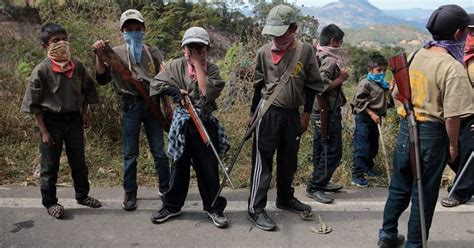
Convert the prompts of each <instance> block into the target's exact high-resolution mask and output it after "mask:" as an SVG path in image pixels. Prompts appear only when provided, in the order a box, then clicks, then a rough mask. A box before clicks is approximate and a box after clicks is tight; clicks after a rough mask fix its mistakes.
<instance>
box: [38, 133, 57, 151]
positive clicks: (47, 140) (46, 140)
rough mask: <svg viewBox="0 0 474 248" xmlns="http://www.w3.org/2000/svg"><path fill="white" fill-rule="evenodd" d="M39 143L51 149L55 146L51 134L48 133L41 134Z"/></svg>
mask: <svg viewBox="0 0 474 248" xmlns="http://www.w3.org/2000/svg"><path fill="white" fill-rule="evenodd" d="M41 142H43V143H44V144H46V145H47V146H48V147H51V148H52V147H53V146H54V145H55V143H54V140H53V137H51V134H49V132H44V133H41Z"/></svg>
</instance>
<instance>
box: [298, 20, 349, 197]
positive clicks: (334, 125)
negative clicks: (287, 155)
mask: <svg viewBox="0 0 474 248" xmlns="http://www.w3.org/2000/svg"><path fill="white" fill-rule="evenodd" d="M343 39H344V32H343V31H342V30H341V29H340V28H339V27H338V26H336V25H334V24H330V25H328V26H326V27H324V28H323V29H322V30H321V35H320V41H319V45H318V46H317V48H316V49H317V50H316V56H317V60H318V62H319V70H320V72H321V77H322V82H323V86H324V91H323V94H322V95H321V96H317V100H316V101H314V105H313V110H312V114H311V119H312V120H313V122H314V124H315V125H314V133H313V174H312V176H311V179H310V180H309V182H308V186H307V188H306V195H307V196H308V197H311V198H313V199H314V200H316V201H318V202H321V203H332V202H333V201H334V199H333V198H331V197H329V196H328V195H326V194H325V192H337V191H339V190H340V189H342V186H340V185H335V184H333V183H331V182H330V180H331V177H332V175H333V174H334V172H335V171H336V169H337V167H338V166H339V164H340V162H341V158H342V125H341V122H342V115H341V108H342V106H344V104H346V97H345V95H344V92H343V90H342V84H343V83H344V81H346V80H347V78H349V74H348V72H347V71H346V69H345V68H343V67H344V66H345V63H344V61H345V60H346V58H343V57H342V47H341V46H342V42H343Z"/></svg>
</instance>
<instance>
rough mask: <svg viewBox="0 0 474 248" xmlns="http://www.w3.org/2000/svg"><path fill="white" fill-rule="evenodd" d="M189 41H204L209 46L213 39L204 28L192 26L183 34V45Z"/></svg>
mask: <svg viewBox="0 0 474 248" xmlns="http://www.w3.org/2000/svg"><path fill="white" fill-rule="evenodd" d="M189 43H202V44H204V45H206V46H209V45H210V43H211V41H210V39H209V34H208V33H207V31H206V30H205V29H204V28H201V27H191V28H189V29H188V30H186V32H184V35H183V42H182V43H181V46H182V47H183V46H184V45H186V44H189Z"/></svg>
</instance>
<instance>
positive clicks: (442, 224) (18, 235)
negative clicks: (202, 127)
mask: <svg viewBox="0 0 474 248" xmlns="http://www.w3.org/2000/svg"><path fill="white" fill-rule="evenodd" d="M90 195H91V196H94V197H96V198H98V199H99V200H101V201H102V202H103V207H102V208H100V209H89V208H86V207H83V206H80V205H77V204H76V203H75V200H74V190H73V188H70V187H60V188H58V197H59V201H60V203H61V204H63V205H64V206H65V208H66V215H65V219H63V220H56V219H54V218H52V217H51V216H49V215H48V214H47V213H46V210H45V209H44V208H43V207H42V205H41V199H40V193H39V187H12V186H8V185H3V186H0V247H376V242H377V239H378V237H377V234H378V230H379V228H380V226H381V224H382V211H383V206H384V201H385V199H386V195H387V189H386V188H369V189H360V190H359V189H349V190H343V191H342V192H340V193H336V194H333V196H334V197H335V198H336V201H335V203H334V204H330V205H325V204H319V203H316V202H314V201H312V199H310V198H307V197H305V196H304V190H303V189H302V188H298V189H297V191H296V196H297V197H298V198H299V199H300V200H302V201H304V202H306V203H309V204H310V205H311V206H312V207H313V215H314V218H313V220H312V221H303V220H302V219H301V218H300V217H299V216H298V215H297V214H294V213H291V212H288V211H281V210H278V209H276V207H275V202H274V200H275V192H274V191H270V193H269V197H268V200H269V202H268V205H267V209H268V212H269V215H270V216H271V217H272V218H273V219H274V220H275V222H277V224H278V228H277V230H276V231H273V232H265V231H262V230H260V229H258V228H256V227H254V226H252V224H251V223H250V222H249V221H248V220H247V215H246V213H247V212H246V208H247V197H248V189H242V190H235V191H233V190H224V192H223V195H224V196H225V197H226V198H227V200H228V202H229V204H228V206H227V209H226V215H227V217H228V219H229V221H230V223H231V225H230V226H229V227H228V228H226V229H218V228H216V227H214V226H213V225H212V223H211V222H210V221H209V219H207V217H206V215H205V213H204V212H203V211H202V203H201V201H200V197H199V193H198V191H197V189H190V192H189V194H188V198H187V202H186V204H185V206H184V207H183V213H182V214H181V215H180V216H178V217H176V218H173V219H170V220H168V221H167V222H165V223H163V224H160V225H155V224H153V223H151V221H150V216H151V214H152V212H153V211H154V210H156V209H158V208H159V207H160V205H161V201H160V200H159V197H158V195H157V192H156V190H154V189H149V188H148V189H145V188H140V189H139V192H138V197H139V201H138V209H137V210H136V211H133V212H125V211H124V210H122V209H121V201H122V197H123V191H122V189H120V188H108V189H96V188H95V189H92V191H91V194H90ZM445 195H446V192H445V191H442V192H440V197H443V196H445ZM473 213H474V203H473V202H469V203H468V204H466V205H463V206H459V207H456V208H452V209H448V208H443V207H441V206H437V209H436V213H435V217H434V220H433V226H432V228H431V232H430V240H429V242H428V245H429V247H454V248H456V247H474V214H473ZM408 214H409V212H405V213H404V214H403V215H402V217H401V219H400V222H399V228H400V230H399V231H400V233H401V234H406V226H407V219H408ZM319 216H320V218H321V220H322V221H323V222H325V223H326V224H327V225H328V226H330V227H331V228H332V229H333V231H332V232H331V233H329V234H317V233H315V232H313V230H314V229H318V228H319Z"/></svg>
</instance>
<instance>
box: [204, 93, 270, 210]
mask: <svg viewBox="0 0 474 248" xmlns="http://www.w3.org/2000/svg"><path fill="white" fill-rule="evenodd" d="M262 102H263V101H260V102H259V103H258V105H257V108H256V111H255V113H253V116H252V119H251V121H250V123H249V125H248V126H247V128H246V129H245V134H244V137H243V138H242V140H241V141H240V143H239V146H238V147H237V152H236V153H235V155H234V156H233V157H232V160H231V161H230V164H229V167H228V172H229V174H230V173H231V172H232V169H234V165H235V163H236V162H237V158H239V155H240V152H241V151H242V148H243V147H244V144H245V142H246V141H247V140H248V139H249V138H250V137H251V136H252V133H253V131H254V130H255V128H251V126H252V124H253V123H254V122H255V120H256V119H257V116H258V112H259V111H258V110H259V109H260V107H261V106H262ZM226 179H227V178H223V179H222V182H221V185H220V187H219V190H218V191H217V194H216V196H215V197H214V200H212V204H211V207H214V204H216V201H217V198H219V195H220V194H221V192H222V189H223V188H224V187H225V184H226V182H227V180H226Z"/></svg>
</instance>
